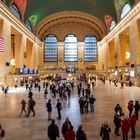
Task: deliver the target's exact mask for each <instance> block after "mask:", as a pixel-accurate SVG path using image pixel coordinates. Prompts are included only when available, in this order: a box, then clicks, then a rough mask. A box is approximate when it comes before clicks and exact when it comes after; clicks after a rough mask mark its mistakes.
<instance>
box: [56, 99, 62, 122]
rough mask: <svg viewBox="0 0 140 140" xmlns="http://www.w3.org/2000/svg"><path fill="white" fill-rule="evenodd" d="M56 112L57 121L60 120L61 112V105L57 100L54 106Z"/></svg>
mask: <svg viewBox="0 0 140 140" xmlns="http://www.w3.org/2000/svg"><path fill="white" fill-rule="evenodd" d="M56 108H57V112H58V119H59V120H61V110H62V105H61V102H60V101H59V99H57V104H56Z"/></svg>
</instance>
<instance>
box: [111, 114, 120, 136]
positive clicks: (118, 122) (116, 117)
mask: <svg viewBox="0 0 140 140" xmlns="http://www.w3.org/2000/svg"><path fill="white" fill-rule="evenodd" d="M113 122H114V124H115V130H114V133H115V134H116V136H120V134H119V129H120V127H121V119H120V116H119V114H117V113H116V114H115V116H114V120H113Z"/></svg>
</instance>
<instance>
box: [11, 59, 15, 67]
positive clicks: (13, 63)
mask: <svg viewBox="0 0 140 140" xmlns="http://www.w3.org/2000/svg"><path fill="white" fill-rule="evenodd" d="M10 64H11V65H12V66H15V65H16V60H15V59H14V58H13V59H11V61H10Z"/></svg>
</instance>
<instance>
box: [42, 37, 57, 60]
mask: <svg viewBox="0 0 140 140" xmlns="http://www.w3.org/2000/svg"><path fill="white" fill-rule="evenodd" d="M44 52H45V62H57V60H58V46H57V38H56V37H55V36H54V35H49V36H47V37H46V38H45V51H44Z"/></svg>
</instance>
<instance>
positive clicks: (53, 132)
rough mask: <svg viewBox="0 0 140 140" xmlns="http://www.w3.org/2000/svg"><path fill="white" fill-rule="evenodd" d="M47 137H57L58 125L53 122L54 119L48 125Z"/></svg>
mask: <svg viewBox="0 0 140 140" xmlns="http://www.w3.org/2000/svg"><path fill="white" fill-rule="evenodd" d="M48 137H49V139H50V140H56V139H57V137H59V129H58V126H57V125H56V124H55V120H54V119H53V120H52V122H51V124H50V125H49V127H48Z"/></svg>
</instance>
